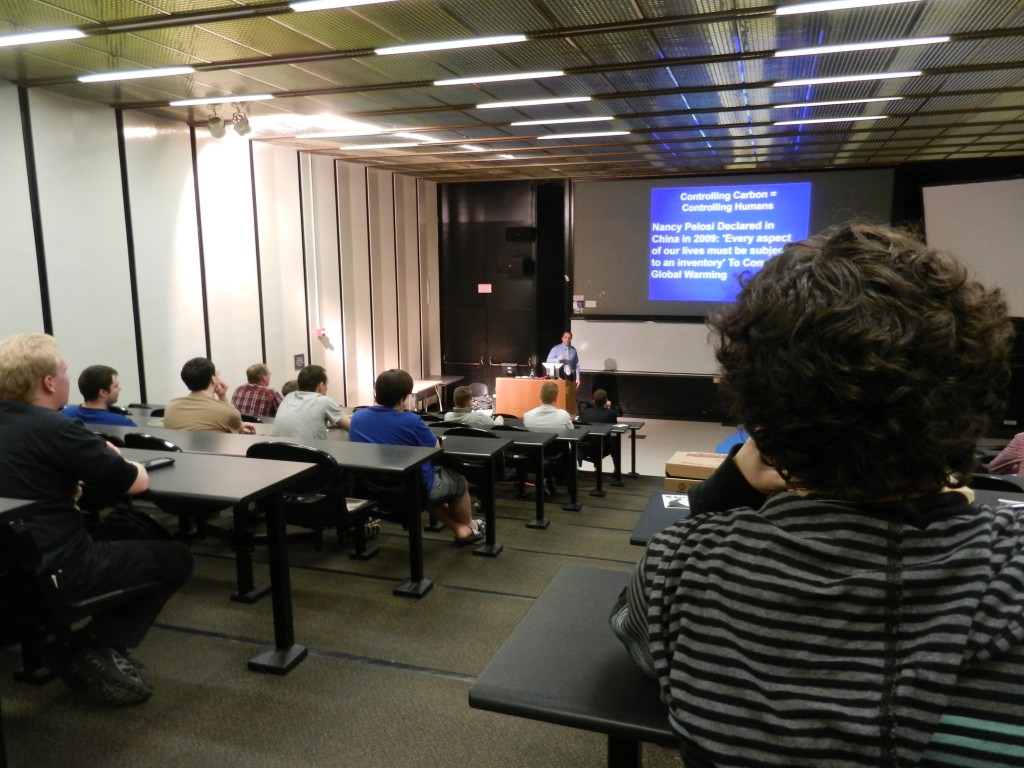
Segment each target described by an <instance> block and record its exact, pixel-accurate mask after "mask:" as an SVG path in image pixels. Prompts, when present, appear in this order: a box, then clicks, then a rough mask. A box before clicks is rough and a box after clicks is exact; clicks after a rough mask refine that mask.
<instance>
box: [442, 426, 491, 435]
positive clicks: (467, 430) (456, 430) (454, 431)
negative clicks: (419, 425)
mask: <svg viewBox="0 0 1024 768" xmlns="http://www.w3.org/2000/svg"><path fill="white" fill-rule="evenodd" d="M445 435H462V436H463V437H493V438H500V435H496V434H494V432H492V431H491V430H489V429H484V428H483V427H467V426H465V425H462V426H458V427H451V428H449V429H447V430H446V431H445Z"/></svg>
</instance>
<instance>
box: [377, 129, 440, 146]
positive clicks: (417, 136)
mask: <svg viewBox="0 0 1024 768" xmlns="http://www.w3.org/2000/svg"><path fill="white" fill-rule="evenodd" d="M385 133H387V134H388V135H389V136H397V137H398V138H400V139H412V140H413V141H419V142H422V143H424V144H439V143H441V139H437V138H434V137H433V136H424V135H423V134H422V133H404V132H402V131H385Z"/></svg>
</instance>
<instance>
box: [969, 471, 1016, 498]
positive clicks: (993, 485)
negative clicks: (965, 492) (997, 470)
mask: <svg viewBox="0 0 1024 768" xmlns="http://www.w3.org/2000/svg"><path fill="white" fill-rule="evenodd" d="M967 487H968V488H974V489H975V490H978V491H1006V492H1007V493H1024V478H1021V479H1016V480H1015V479H1014V476H1013V475H1005V476H1004V475H986V474H977V475H974V476H973V477H972V478H971V481H970V482H969V483H968V484H967Z"/></svg>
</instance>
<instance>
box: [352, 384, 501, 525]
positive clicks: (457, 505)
mask: <svg viewBox="0 0 1024 768" xmlns="http://www.w3.org/2000/svg"><path fill="white" fill-rule="evenodd" d="M411 393H412V376H410V375H409V374H408V373H406V372H405V371H403V370H400V369H398V368H392V369H391V370H389V371H384V372H383V373H382V374H380V375H379V376H378V377H377V381H376V382H375V383H374V387H373V399H374V401H375V403H376V405H374V406H371V407H370V408H362V409H360V410H358V411H356V412H355V413H354V414H352V425H351V427H350V428H349V440H350V441H351V442H353V443H377V444H381V445H412V446H417V445H418V446H422V447H424V448H436V447H437V445H438V442H437V438H436V437H434V433H433V432H431V431H430V429H429V428H428V427H427V425H426V423H425V422H424V421H423V419H421V418H420V417H419V416H417V415H416V414H415V413H410V412H408V411H406V410H405V403H406V399H407V398H408V397H409V395H410V394H411ZM423 480H424V483H425V485H426V489H427V495H428V497H429V499H430V500H429V502H428V504H429V508H430V514H431V515H433V516H434V517H435V518H437V519H438V520H440V521H441V522H442V523H444V524H445V525H447V526H448V527H449V528H451V529H452V533H453V534H455V543H456V544H459V545H463V544H474V543H476V542H478V541H480V540H481V539H483V537H484V536H483V532H484V521H483V520H474V519H473V516H472V504H471V502H470V498H469V486H468V485H467V484H466V478H464V477H463V476H462V475H460V474H459V473H458V472H453V471H451V470H450V469H448V468H446V467H435V466H433V465H432V464H429V463H426V464H424V465H423Z"/></svg>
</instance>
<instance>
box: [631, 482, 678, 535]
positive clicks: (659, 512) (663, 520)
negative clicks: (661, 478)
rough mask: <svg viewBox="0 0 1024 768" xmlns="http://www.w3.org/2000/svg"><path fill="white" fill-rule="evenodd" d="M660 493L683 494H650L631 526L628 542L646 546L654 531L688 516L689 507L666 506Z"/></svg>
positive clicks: (661, 529)
mask: <svg viewBox="0 0 1024 768" xmlns="http://www.w3.org/2000/svg"><path fill="white" fill-rule="evenodd" d="M662 494H666V495H669V496H682V495H684V494H677V493H669V492H668V491H655V492H654V493H652V494H651V498H650V500H649V501H648V502H647V506H646V507H645V508H644V511H643V512H642V513H640V519H639V520H637V522H636V525H635V526H633V533H631V534H630V536H629V543H630V544H633V545H635V546H638V547H646V546H647V542H648V541H650V539H651V537H652V536H654V535H655V534H656V533H661V532H662V531H663V530H665V529H666V528H668V527H669V526H670V525H672V523H674V522H676V521H677V520H682V519H684V518H686V517H689V516H690V508H689V507H666V506H665V500H664V499H663V498H662Z"/></svg>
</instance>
